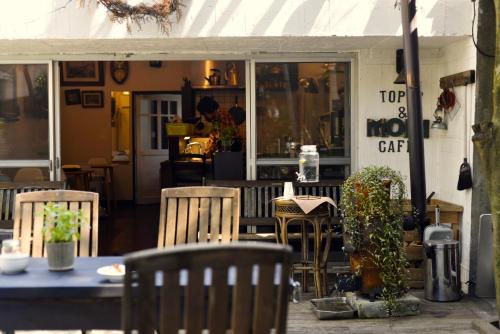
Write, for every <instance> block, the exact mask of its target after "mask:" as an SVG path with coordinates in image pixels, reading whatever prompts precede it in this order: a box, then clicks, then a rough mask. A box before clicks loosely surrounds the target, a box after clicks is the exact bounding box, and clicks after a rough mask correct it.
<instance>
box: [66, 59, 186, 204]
mask: <svg viewBox="0 0 500 334" xmlns="http://www.w3.org/2000/svg"><path fill="white" fill-rule="evenodd" d="M109 67H110V66H109V62H105V64H104V73H105V76H104V77H105V79H104V86H77V87H74V86H71V87H66V86H64V87H61V101H60V103H61V158H62V163H63V164H80V165H85V164H87V162H88V160H89V159H90V158H91V157H104V158H106V159H107V160H108V161H111V158H112V157H111V153H112V149H113V145H112V127H111V92H112V91H179V92H180V89H181V86H182V84H183V81H182V78H183V77H184V76H186V73H190V72H189V71H190V70H191V67H190V63H189V62H180V61H179V62H175V61H172V62H162V67H160V68H154V67H150V66H149V62H146V61H141V62H129V75H128V78H127V80H126V81H125V82H124V83H123V84H121V85H120V84H117V83H116V82H114V81H113V79H112V78H111V73H110V69H109ZM67 89H81V90H82V91H84V90H100V91H102V92H103V96H104V106H103V107H102V108H83V107H82V106H81V105H69V106H68V105H66V103H65V100H64V91H65V90H67ZM132 153H133V148H132V150H131V154H132ZM115 170H116V172H115V183H116V184H121V185H122V186H120V187H117V189H116V190H117V192H116V195H117V199H118V200H132V199H133V192H132V189H133V187H132V175H133V161H132V159H131V160H130V162H129V163H128V164H120V165H119V166H116V168H115Z"/></svg>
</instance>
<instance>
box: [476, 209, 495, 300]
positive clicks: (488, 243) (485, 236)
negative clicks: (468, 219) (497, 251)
mask: <svg viewBox="0 0 500 334" xmlns="http://www.w3.org/2000/svg"><path fill="white" fill-rule="evenodd" d="M478 245H479V248H478V250H477V277H476V297H482V298H495V274H494V272H493V268H494V265H493V224H492V221H491V214H482V215H481V216H480V217H479V241H478Z"/></svg>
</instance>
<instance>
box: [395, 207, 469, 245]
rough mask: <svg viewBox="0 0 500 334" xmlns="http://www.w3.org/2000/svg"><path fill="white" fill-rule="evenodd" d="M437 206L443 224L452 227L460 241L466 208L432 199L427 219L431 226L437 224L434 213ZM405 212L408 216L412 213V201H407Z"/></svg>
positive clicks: (456, 238) (455, 236)
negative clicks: (463, 214) (461, 224)
mask: <svg viewBox="0 0 500 334" xmlns="http://www.w3.org/2000/svg"><path fill="white" fill-rule="evenodd" d="M437 205H439V208H440V209H441V223H442V224H449V225H451V228H452V229H453V233H454V238H455V240H459V237H460V222H461V220H462V213H463V211H464V207H463V206H461V205H457V204H453V203H450V202H446V201H442V200H439V199H432V200H431V203H430V204H428V205H427V217H428V218H429V219H430V220H431V224H435V223H436V216H435V214H434V213H435V210H436V206H437ZM404 211H405V213H406V214H411V213H412V209H411V204H410V200H406V201H405V204H404ZM405 241H406V240H405Z"/></svg>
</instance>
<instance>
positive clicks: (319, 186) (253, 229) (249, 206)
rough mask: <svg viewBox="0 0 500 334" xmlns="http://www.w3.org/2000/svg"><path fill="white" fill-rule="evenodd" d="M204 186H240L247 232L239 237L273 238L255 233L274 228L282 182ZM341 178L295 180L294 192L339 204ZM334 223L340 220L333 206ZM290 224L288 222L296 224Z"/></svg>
mask: <svg viewBox="0 0 500 334" xmlns="http://www.w3.org/2000/svg"><path fill="white" fill-rule="evenodd" d="M205 184H206V185H207V186H217V187H231V188H239V189H240V194H241V206H240V207H241V213H240V215H241V218H240V226H246V227H247V231H246V232H247V233H241V232H240V240H274V238H275V237H274V233H272V232H270V233H257V232H258V230H257V228H258V227H264V226H267V227H273V228H274V223H275V221H276V219H275V218H274V211H275V207H274V203H273V202H272V199H273V198H276V197H279V196H282V195H283V181H262V180H260V181H246V180H206V181H205ZM341 184H342V180H324V181H320V182H317V183H298V182H294V191H295V195H312V196H328V197H331V198H333V200H334V201H335V202H336V203H338V202H339V201H340V185H341ZM331 216H332V219H333V220H334V222H338V221H339V211H338V210H337V208H332V212H331ZM298 224H299V223H298V222H297V223H291V224H290V225H291V226H293V225H298ZM299 238H300V233H290V234H289V239H299Z"/></svg>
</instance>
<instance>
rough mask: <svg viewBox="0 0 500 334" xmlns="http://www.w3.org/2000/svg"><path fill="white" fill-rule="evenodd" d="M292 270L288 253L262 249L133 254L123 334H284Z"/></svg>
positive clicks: (212, 247)
mask: <svg viewBox="0 0 500 334" xmlns="http://www.w3.org/2000/svg"><path fill="white" fill-rule="evenodd" d="M290 264H291V249H290V248H289V247H283V246H280V245H272V244H263V243H261V244H256V243H246V244H245V243H239V242H235V243H231V244H226V245H217V244H203V245H202V244H196V245H195V244H191V245H180V246H176V247H172V248H169V249H163V250H146V251H141V252H136V253H132V254H130V255H128V256H127V257H126V258H125V267H126V274H125V281H124V295H123V302H122V324H123V326H122V329H123V330H124V334H130V333H131V332H132V331H133V330H134V329H137V333H138V334H154V333H155V332H156V333H158V334H174V333H175V334H179V333H185V334H194V333H196V334H200V333H210V334H226V333H255V334H260V333H273V332H274V333H276V334H281V333H285V332H286V319H287V312H288V300H289V292H290V286H289V273H290V271H289V270H290ZM207 271H210V272H211V275H210V277H211V278H210V279H207ZM231 271H232V273H233V275H232V277H231ZM234 271H235V272H234ZM160 274H161V275H162V279H161V280H158V279H157V277H158V275H160ZM186 276H187V277H186ZM228 277H229V278H228ZM160 282H161V283H160ZM158 284H161V285H160V286H159V287H158ZM273 330H274V331H273Z"/></svg>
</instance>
